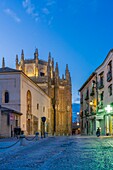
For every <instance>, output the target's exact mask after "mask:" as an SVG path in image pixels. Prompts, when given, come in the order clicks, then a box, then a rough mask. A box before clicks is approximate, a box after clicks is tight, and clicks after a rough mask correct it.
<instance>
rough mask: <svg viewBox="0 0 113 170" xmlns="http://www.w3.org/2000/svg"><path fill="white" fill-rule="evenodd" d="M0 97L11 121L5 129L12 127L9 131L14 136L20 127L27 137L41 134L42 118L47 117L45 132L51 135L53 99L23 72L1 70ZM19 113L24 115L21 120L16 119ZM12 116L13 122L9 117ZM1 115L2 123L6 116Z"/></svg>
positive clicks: (9, 69) (4, 68)
mask: <svg viewBox="0 0 113 170" xmlns="http://www.w3.org/2000/svg"><path fill="white" fill-rule="evenodd" d="M0 96H1V98H0V105H1V106H2V108H7V110H5V111H4V113H6V111H7V113H6V114H7V118H8V120H9V123H8V122H7V121H6V123H4V128H7V126H5V124H7V125H8V124H9V125H12V126H10V128H12V129H9V131H12V133H13V134H14V128H15V127H17V126H20V128H21V130H22V131H24V133H25V134H26V135H29V134H35V132H41V123H42V122H41V117H46V124H45V131H46V132H48V133H51V131H50V130H51V99H50V97H49V96H48V95H47V94H46V93H45V92H44V91H43V90H42V89H41V88H40V87H39V86H37V84H36V83H34V82H33V81H32V80H31V79H30V78H29V77H28V76H27V75H26V74H24V73H23V72H22V71H20V70H16V69H11V68H8V67H4V66H3V67H2V68H0ZM2 110H3V109H2ZM1 113H3V112H2V111H1ZM19 113H22V115H21V119H19V117H18V118H16V117H17V116H18V115H19ZM12 114H13V118H12V119H13V120H11V119H10V117H8V116H10V115H12ZM0 115H1V116H0V121H1V120H3V116H4V115H3V114H0ZM4 120H5V119H4ZM17 121H18V124H17ZM3 133H4V132H3V130H2V132H1V134H3ZM3 135H4V134H3Z"/></svg>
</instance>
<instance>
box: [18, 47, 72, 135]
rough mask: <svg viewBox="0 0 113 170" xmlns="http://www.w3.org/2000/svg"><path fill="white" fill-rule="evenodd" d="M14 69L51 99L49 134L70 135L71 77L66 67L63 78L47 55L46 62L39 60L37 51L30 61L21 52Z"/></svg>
mask: <svg viewBox="0 0 113 170" xmlns="http://www.w3.org/2000/svg"><path fill="white" fill-rule="evenodd" d="M16 69H17V70H22V71H23V72H24V73H25V74H26V75H27V76H28V77H29V78H30V79H31V80H33V81H34V82H35V83H36V84H37V85H38V86H39V87H40V88H41V89H42V90H43V91H44V92H45V93H46V94H47V95H48V96H49V97H50V98H51V105H52V107H51V133H52V134H56V135H63V134H71V131H72V94H71V77H70V72H69V70H68V65H66V70H65V77H64V75H63V76H62V78H60V76H59V69H58V63H56V67H55V68H54V59H53V58H51V54H50V53H49V56H48V61H47V62H46V61H44V60H40V59H39V55H38V49H36V51H35V53H34V57H33V58H32V59H25V57H24V51H23V50H22V53H21V59H20V62H19V60H18V55H16Z"/></svg>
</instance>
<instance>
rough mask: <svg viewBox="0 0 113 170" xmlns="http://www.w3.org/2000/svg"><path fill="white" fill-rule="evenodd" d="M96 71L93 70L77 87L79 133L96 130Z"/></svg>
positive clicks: (86, 133) (90, 132) (89, 132)
mask: <svg viewBox="0 0 113 170" xmlns="http://www.w3.org/2000/svg"><path fill="white" fill-rule="evenodd" d="M95 82H96V73H95V72H93V73H92V74H91V75H90V77H89V78H88V80H87V81H86V82H85V83H84V84H83V86H82V87H81V88H80V89H79V92H80V128H81V134H85V135H93V134H95V132H96V107H97V90H96V87H95Z"/></svg>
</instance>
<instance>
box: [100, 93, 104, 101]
mask: <svg viewBox="0 0 113 170" xmlns="http://www.w3.org/2000/svg"><path fill="white" fill-rule="evenodd" d="M103 98H104V91H103V92H102V93H101V94H100V100H101V101H102V100H103Z"/></svg>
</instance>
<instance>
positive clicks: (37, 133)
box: [35, 132, 39, 140]
mask: <svg viewBox="0 0 113 170" xmlns="http://www.w3.org/2000/svg"><path fill="white" fill-rule="evenodd" d="M35 135H36V140H38V135H39V132H36V134H35Z"/></svg>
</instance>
